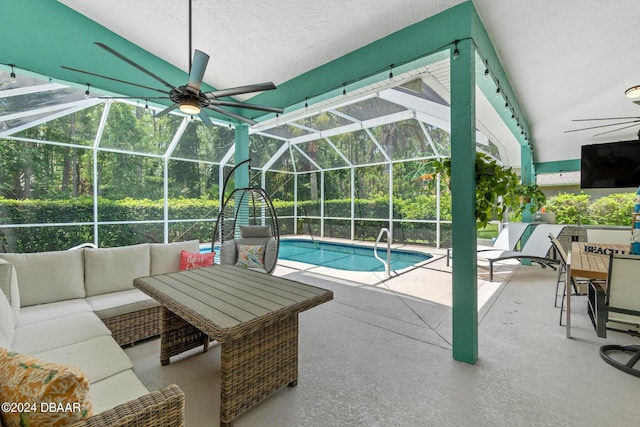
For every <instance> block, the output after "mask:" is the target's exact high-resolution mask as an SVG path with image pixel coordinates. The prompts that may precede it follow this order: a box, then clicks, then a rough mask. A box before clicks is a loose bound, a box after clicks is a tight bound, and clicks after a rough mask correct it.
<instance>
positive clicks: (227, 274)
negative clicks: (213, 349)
mask: <svg viewBox="0 0 640 427" xmlns="http://www.w3.org/2000/svg"><path fill="white" fill-rule="evenodd" d="M134 286H135V287H137V288H139V289H140V290H142V291H143V292H145V293H146V294H148V295H150V296H151V297H153V298H154V299H155V300H156V301H158V302H159V303H161V304H162V305H164V306H166V307H167V308H168V309H169V310H171V311H173V312H174V313H175V314H177V315H179V316H180V317H182V318H183V319H185V320H186V321H187V322H189V323H191V324H192V325H194V326H196V327H197V328H199V329H200V330H202V332H204V333H206V334H207V335H209V336H212V337H216V339H225V338H226V337H228V336H231V335H235V334H237V332H238V330H239V329H241V328H244V327H246V326H247V325H252V324H253V326H254V327H255V326H256V325H257V324H260V323H262V324H264V322H268V321H269V320H270V319H274V320H275V319H282V318H283V317H286V316H290V315H292V314H297V313H299V312H302V311H304V310H308V309H309V308H312V307H315V306H316V305H319V304H322V303H324V302H327V301H329V300H331V299H333V292H331V291H330V290H327V289H322V288H318V287H315V286H311V285H307V284H304V283H300V282H296V281H294V280H290V279H285V278H283V277H278V276H273V275H270V274H265V273H259V272H255V271H251V270H247V269H243V268H239V267H235V266H232V265H214V266H213V267H205V268H198V269H194V270H186V271H180V272H177V273H168V274H160V275H156V276H149V277H141V278H138V279H135V280H134Z"/></svg>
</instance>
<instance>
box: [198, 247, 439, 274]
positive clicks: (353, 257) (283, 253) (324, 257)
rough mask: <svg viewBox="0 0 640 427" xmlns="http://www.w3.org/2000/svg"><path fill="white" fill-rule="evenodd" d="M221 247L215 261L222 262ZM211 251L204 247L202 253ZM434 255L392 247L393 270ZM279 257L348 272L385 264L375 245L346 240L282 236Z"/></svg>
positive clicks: (384, 255)
mask: <svg viewBox="0 0 640 427" xmlns="http://www.w3.org/2000/svg"><path fill="white" fill-rule="evenodd" d="M219 249H220V248H219V247H216V248H215V250H216V257H215V262H216V263H219V262H220V259H219V253H220V251H219ZM206 252H211V248H210V247H205V246H202V247H200V253H206ZM378 256H379V257H380V258H382V259H383V260H385V261H386V260H387V251H386V247H384V246H380V247H378ZM432 257H433V255H429V254H424V253H421V252H416V251H408V250H403V249H391V270H394V271H398V270H402V269H405V268H408V267H412V266H414V265H416V264H418V263H421V262H423V261H426V260H428V259H431V258H432ZM278 259H284V260H288V261H297V262H304V263H306V264H313V265H318V266H322V267H327V268H335V269H338V270H348V271H368V272H384V271H385V267H384V265H383V264H382V263H381V262H380V261H378V260H377V259H376V258H375V257H374V256H373V248H372V247H368V246H358V245H349V244H345V243H334V242H320V241H313V240H307V239H282V240H280V251H279V253H278Z"/></svg>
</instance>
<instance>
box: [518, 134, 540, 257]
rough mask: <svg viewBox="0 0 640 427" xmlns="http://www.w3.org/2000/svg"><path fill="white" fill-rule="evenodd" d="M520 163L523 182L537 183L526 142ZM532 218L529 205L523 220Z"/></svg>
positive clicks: (521, 149)
mask: <svg viewBox="0 0 640 427" xmlns="http://www.w3.org/2000/svg"><path fill="white" fill-rule="evenodd" d="M520 165H521V170H522V173H521V176H520V180H521V182H522V183H523V184H533V183H535V182H536V174H535V171H534V169H533V155H532V153H531V146H530V145H529V144H524V145H522V146H521V147H520ZM532 220H533V215H532V214H531V212H530V211H529V206H527V208H526V209H525V210H524V211H523V212H522V222H532ZM529 264H530V263H529Z"/></svg>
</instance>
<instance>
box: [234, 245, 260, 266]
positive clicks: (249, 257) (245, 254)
mask: <svg viewBox="0 0 640 427" xmlns="http://www.w3.org/2000/svg"><path fill="white" fill-rule="evenodd" d="M236 266H238V267H243V268H262V269H264V245H255V246H254V245H238V260H237V261H236Z"/></svg>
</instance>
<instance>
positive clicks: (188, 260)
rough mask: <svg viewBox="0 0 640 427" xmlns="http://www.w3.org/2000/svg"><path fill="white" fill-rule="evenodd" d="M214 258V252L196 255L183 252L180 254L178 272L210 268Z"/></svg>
mask: <svg viewBox="0 0 640 427" xmlns="http://www.w3.org/2000/svg"><path fill="white" fill-rule="evenodd" d="M215 256H216V253H215V252H209V253H206V254H201V253H197V254H196V253H192V252H187V251H184V250H183V251H182V252H180V271H183V270H191V269H193V268H201V267H209V266H212V265H213V258H215Z"/></svg>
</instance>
